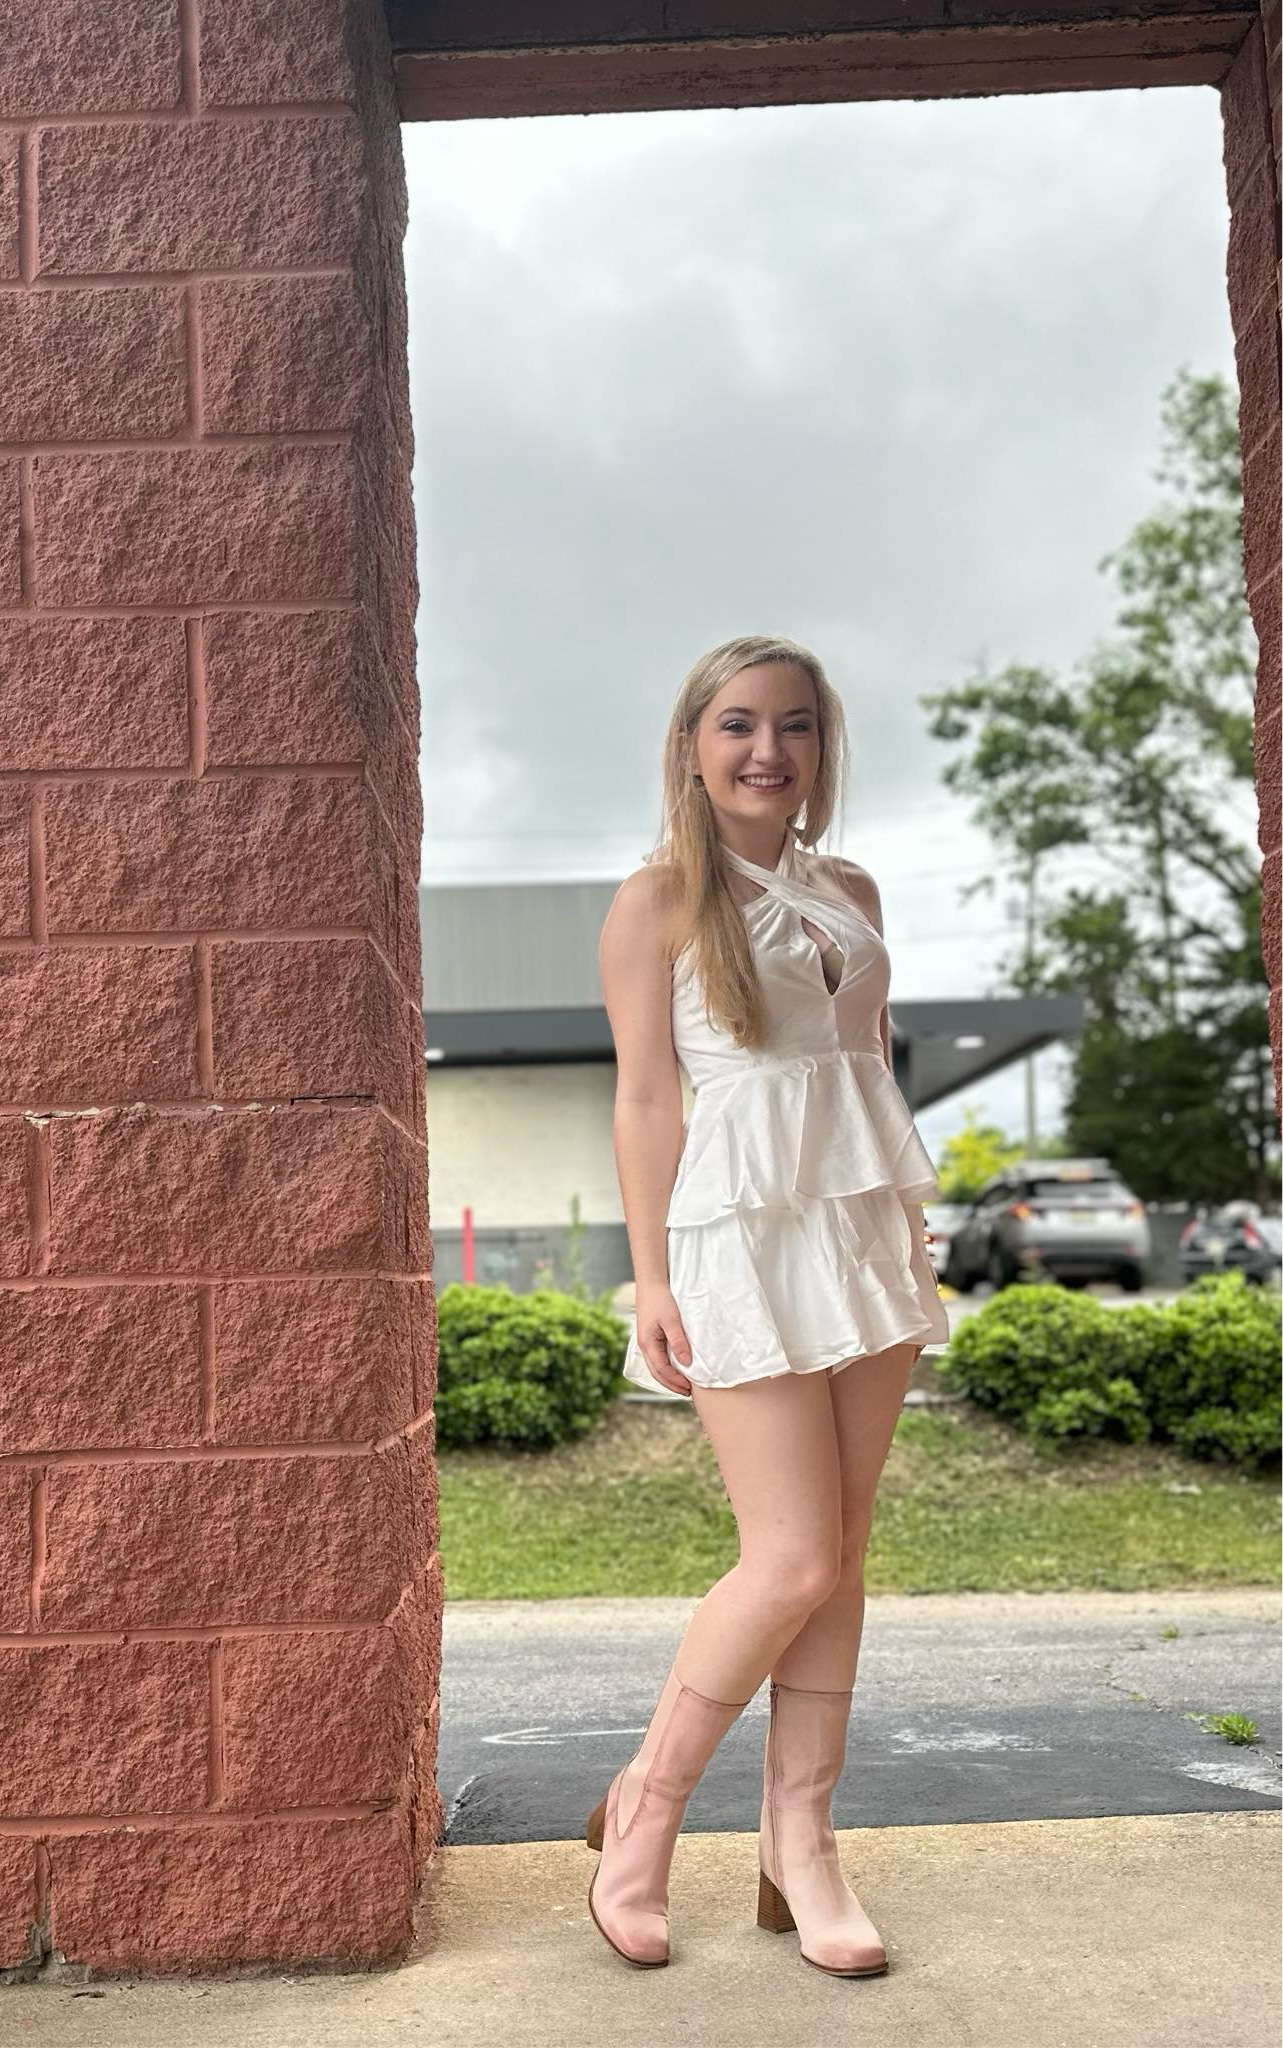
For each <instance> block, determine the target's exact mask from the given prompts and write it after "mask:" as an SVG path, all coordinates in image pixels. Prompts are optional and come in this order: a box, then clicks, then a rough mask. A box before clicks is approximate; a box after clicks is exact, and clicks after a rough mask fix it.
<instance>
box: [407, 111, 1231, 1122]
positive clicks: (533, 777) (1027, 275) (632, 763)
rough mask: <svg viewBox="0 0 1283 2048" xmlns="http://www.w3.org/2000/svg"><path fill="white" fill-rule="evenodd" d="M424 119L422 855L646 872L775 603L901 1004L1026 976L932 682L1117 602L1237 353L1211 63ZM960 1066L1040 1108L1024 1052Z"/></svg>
mask: <svg viewBox="0 0 1283 2048" xmlns="http://www.w3.org/2000/svg"><path fill="white" fill-rule="evenodd" d="M404 139H405V148H406V158H407V170H408V178H409V189H410V230H409V236H408V239H407V242H406V262H407V271H408V277H409V291H410V375H411V402H412V410H413V415H414V429H415V437H416V463H415V503H416V513H417V519H418V531H419V575H420V582H421V606H420V613H419V622H418V631H419V672H420V683H421V688H422V692H423V732H424V752H423V760H422V776H423V788H424V807H425V823H424V853H423V878H424V880H425V881H426V882H434V881H442V882H444V881H459V880H464V879H478V880H496V879H503V878H507V877H512V878H514V879H515V878H522V879H526V878H530V877H533V876H540V877H549V876H565V877H571V876H573V877H583V876H593V877H602V878H607V877H608V878H612V879H621V878H622V877H623V876H624V875H625V874H627V873H629V872H630V871H631V870H632V869H633V868H635V867H636V866H637V865H638V864H639V863H640V861H641V859H642V856H643V855H644V854H645V853H646V852H647V851H648V850H649V849H650V847H651V845H652V843H653V841H654V837H655V834H656V831H657V828H658V823H659V795H660V777H659V760H660V749H661V745H662V740H663V735H664V732H665V729H666V726H667V723H668V718H669V715H670V713H671V709H672V704H673V699H674V697H675V695H676V692H677V689H678V687H679V685H680V683H681V680H682V678H683V676H684V675H685V673H686V671H687V670H688V669H689V668H690V666H691V664H692V663H693V662H694V661H695V660H696V658H697V657H698V656H699V655H700V654H701V653H703V652H704V651H705V650H706V649H708V648H710V647H712V646H714V645H716V644H717V643H718V642H719V641H722V640H727V639H730V638H732V637H733V636H734V635H737V634H741V633H770V632H779V633H784V634H787V635H788V636H789V637H790V638H792V639H795V640H798V641H801V642H802V643H803V644H804V645H807V646H809V647H811V648H812V649H814V651H815V652H816V653H817V654H818V655H819V656H820V658H821V660H822V661H823V662H824V664H825V666H826V668H827V670H828V673H829V675H830V677H831V679H832V681H833V683H834V684H835V686H836V688H837V689H838V691H839V693H840V695H841V697H842V701H843V704H844V706H845V710H846V717H847V723H848V728H849V731H850V738H851V751H852V767H851V783H850V795H849V799H848V804H847V812H846V816H845V818H844V819H843V820H842V821H841V822H840V824H837V825H835V827H834V830H833V833H832V834H831V837H830V841H829V844H830V845H831V847H832V848H833V849H834V850H836V851H839V852H842V853H845V854H846V855H848V856H849V857H850V858H851V859H853V860H857V861H859V862H861V863H862V864H863V865H864V866H865V867H867V868H868V869H869V870H870V871H871V872H872V873H873V874H874V875H875V877H876V878H877V881H878V884H879V887H880V889H881V892H882V900H883V907H884V912H885V921H886V932H887V941H888V945H889V948H890V951H891V961H892V984H891V995H892V1003H893V1005H894V1004H895V1003H896V1002H904V1001H908V1000H913V999H915V998H921V997H931V996H946V995H986V994H993V993H999V992H1001V981H1000V976H999V962H1000V960H1001V958H1002V956H1003V955H1004V953H1006V952H1007V951H1009V950H1010V948H1011V946H1012V944H1013V943H1014V939H1015V936H1016V933H1017V929H1018V927H1017V922H1016V917H1017V905H1016V902H1015V900H1014V899H1015V892H1014V890H1007V889H1005V888H1001V887H1000V888H999V890H998V891H997V892H996V894H995V895H993V896H987V895H981V896H978V897H977V898H975V899H974V900H973V901H972V902H971V903H969V904H962V903H960V901H959V898H958V884H959V883H961V882H964V881H967V880H969V879H971V878H973V877H974V876H976V875H977V874H981V873H983V872H985V871H986V869H987V867H988V866H989V864H990V863H989V859H988V847H987V841H986V840H985V838H984V836H983V835H982V834H980V833H979V832H978V831H977V830H976V829H975V828H974V827H973V826H972V825H971V824H970V822H969V818H968V813H967V807H966V805H965V804H964V803H963V802H962V801H961V800H959V799H957V798H955V797H953V796H951V795H950V794H949V793H948V792H947V791H946V790H944V789H943V788H942V787H941V785H940V780H939V777H940V769H941V766H942V764H943V762H944V761H945V760H946V759H947V758H948V753H949V750H948V749H946V748H945V747H943V746H942V745H941V744H940V743H939V742H937V741H935V740H932V739H931V738H930V737H929V735H928V733H927V730H926V714H925V713H924V712H923V710H922V709H921V707H920V705H919V703H918V701H917V700H918V696H919V694H920V693H921V692H923V691H927V690H938V689H942V688H946V687H948V686H949V685H950V684H954V683H959V682H961V681H962V680H963V679H964V678H965V677H966V676H967V675H968V674H969V673H970V672H971V670H972V668H973V667H974V665H975V664H976V663H977V662H980V661H983V662H985V663H986V664H988V665H990V666H992V667H995V668H996V667H998V666H1000V665H1001V664H1003V663H1005V662H1007V661H1014V660H1021V661H1028V662H1038V663H1044V664H1048V665H1052V666H1060V667H1062V668H1064V669H1066V670H1068V669H1069V668H1070V667H1071V666H1072V665H1073V663H1074V662H1075V660H1076V659H1077V658H1078V657H1080V656H1081V655H1083V654H1084V653H1085V652H1086V650H1087V648H1088V647H1089V646H1090V644H1091V641H1092V640H1093V638H1095V637H1097V636H1100V635H1103V634H1105V633H1107V632H1108V630H1109V628H1110V625H1111V622H1112V618H1113V615H1114V602H1113V593H1112V589H1111V585H1110V582H1109V580H1108V579H1107V578H1106V577H1105V576H1102V575H1101V574H1100V573H1099V572H1098V569H1097V564H1098V562H1099V560H1100V558H1101V557H1102V556H1103V555H1104V554H1105V553H1106V552H1107V550H1109V549H1111V548H1113V547H1114V546H1116V545H1117V544H1118V543H1119V542H1120V541H1121V540H1122V539H1123V538H1124V537H1125V535H1126V534H1127V533H1128V531H1129V529H1130V528H1131V527H1132V526H1133V525H1134V523H1135V522H1136V520H1137V519H1138V518H1139V517H1141V516H1142V515H1143V514H1144V513H1146V512H1147V511H1149V510H1150V509H1151V508H1152V507H1153V505H1154V504H1155V502H1156V501H1157V499H1158V498H1159V496H1160V495H1161V491H1160V486H1158V485H1157V484H1156V483H1155V481H1154V479H1153V470H1154V467H1155V463H1156V461H1157V455H1158V427H1159V404H1160V398H1161V393H1162V390H1163V388H1164V386H1165V385H1166V384H1167V383H1168V382H1169V381H1170V379H1171V378H1172V377H1173V375H1174V374H1175V372H1176V370H1177V368H1178V367H1179V366H1180V365H1181V364H1187V365H1188V366H1189V367H1190V368H1191V369H1193V370H1194V371H1195V372H1197V373H1199V374H1205V373H1207V372H1209V371H1213V370H1220V371H1224V372H1225V373H1227V374H1228V375H1229V376H1231V377H1232V376H1233V373H1234V354H1233V337H1232V333H1231V329H1230V324H1229V313H1228V308H1227V304H1226V296H1225V249H1226V237H1227V231H1228V218H1229V217H1228V207H1227V202H1226V198H1225V182H1224V171H1223V167H1222V162H1221V121H1220V107H1219V101H1218V98H1217V95H1216V93H1215V92H1214V90H1212V89H1211V88H1210V87H1197V88H1182V89H1179V90H1176V89H1172V90H1168V89H1163V90H1153V91H1148V92H1113V93H1065V94H1058V95H1053V94H1034V95H1030V96H1028V97H1025V98H1001V97H999V98H993V99H987V100H972V101H952V102H951V101H937V102H927V103H921V104H919V103H914V102H902V103H890V102H884V103H879V104H874V105H851V106H822V107H770V108H749V109H727V110H714V111H709V112H697V113H654V114H628V115H595V116H590V117H587V118H585V117H580V116H565V117H554V118H540V119H530V120H498V121H464V122H443V123H441V124H439V125H433V124H431V123H420V124H415V125H412V126H409V127H407V128H406V130H405V131H404ZM1249 836H1250V835H1249ZM1107 872H1108V863H1107V860H1106V858H1105V850H1104V849H1102V850H1101V851H1100V853H1098V854H1097V855H1095V856H1093V855H1092V854H1090V853H1089V854H1088V855H1086V856H1085V857H1084V859H1083V861H1082V862H1081V863H1080V864H1079V865H1078V867H1077V868H1076V869H1075V870H1072V871H1067V878H1068V875H1069V874H1072V878H1073V879H1077V880H1083V881H1085V880H1087V879H1088V878H1089V877H1091V876H1093V875H1094V876H1096V877H1100V876H1102V875H1104V874H1106V873H1107ZM1063 1067H1064V1061H1063V1056H1062V1055H1061V1054H1059V1053H1058V1052H1056V1051H1055V1050H1049V1051H1047V1052H1045V1053H1043V1054H1041V1055H1040V1056H1039V1059H1038V1076H1039V1095H1040V1103H1039V1108H1040V1115H1041V1114H1045V1115H1046V1117H1047V1119H1048V1121H1049V1122H1050V1123H1051V1124H1052V1125H1053V1126H1054V1123H1055V1120H1056V1111H1057V1108H1058V1104H1059V1101H1060V1094H1061V1089H1060V1081H1061V1076H1062V1074H1063ZM963 1100H965V1102H966V1103H967V1104H968V1105H974V1106H975V1107H976V1108H977V1109H978V1110H979V1111H980V1112H981V1113H982V1114H984V1115H986V1116H989V1117H992V1118H994V1119H995V1120H996V1121H998V1122H1000V1123H1002V1124H1003V1125H1004V1126H1006V1127H1008V1128H1009V1129H1010V1130H1011V1132H1012V1134H1013V1135H1015V1136H1020V1135H1021V1133H1022V1131H1023V1116H1024V1077H1023V1068H1014V1069H1012V1070H1011V1071H1010V1072H1009V1073H1007V1074H1005V1075H1001V1076H998V1077H996V1078H994V1079H993V1080H990V1081H987V1082H985V1083H984V1084H983V1085H982V1086H980V1087H978V1088H977V1089H975V1090H972V1091H968V1093H967V1095H966V1097H965V1098H963ZM961 1108H962V1101H959V1100H955V1101H953V1102H951V1103H948V1104H943V1105H940V1106H939V1107H938V1108H936V1109H934V1110H930V1111H926V1112H924V1113H923V1115H922V1116H921V1118H920V1124H921V1128H922V1131H923V1135H924V1138H925V1139H926V1141H927V1144H928V1146H929V1147H934V1146H935V1145H936V1144H937V1143H938V1142H939V1141H940V1140H942V1139H943V1137H945V1136H946V1135H948V1133H949V1132H951V1131H952V1130H954V1129H955V1128H956V1127H957V1125H958V1122H959V1119H960V1114H961Z"/></svg>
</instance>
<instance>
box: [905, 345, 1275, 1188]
mask: <svg viewBox="0 0 1283 2048" xmlns="http://www.w3.org/2000/svg"><path fill="white" fill-rule="evenodd" d="M1161 417H1162V456H1161V461H1160V465H1159V468H1158V470H1157V472H1156V476H1157V480H1158V481H1159V482H1160V483H1162V484H1163V485H1165V486H1166V495H1165V497H1164V499H1163V501H1162V502H1161V503H1160V505H1159V506H1158V508H1157V509H1156V510H1155V511H1154V512H1153V513H1151V514H1150V515H1149V516H1148V517H1147V518H1145V519H1143V520H1142V521H1141V522H1140V524H1139V525H1138V526H1137V527H1136V528H1135V529H1134V531H1133V532H1132V533H1131V534H1130V535H1129V536H1128V538H1127V540H1126V541H1125V542H1124V544H1123V545H1122V546H1121V547H1120V548H1119V549H1117V550H1116V551H1115V552H1114V553H1112V554H1110V555H1107V556H1106V557H1105V558H1104V560H1103V561H1102V562H1101V563H1100V565H1099V567H1100V569H1101V571H1102V572H1110V573H1112V576H1113V578H1114V580H1115V582H1116V584H1117V587H1118V592H1119V612H1118V619H1117V626H1116V629H1115V631H1114V633H1113V635H1112V637H1111V638H1110V639H1109V640H1108V641H1107V642H1105V643H1104V644H1100V645H1097V646H1095V647H1093V648H1091V649H1090V650H1089V651H1088V652H1087V653H1086V655H1085V656H1084V657H1083V658H1082V660H1081V661H1080V662H1079V663H1078V664H1077V666H1076V669H1075V672H1074V673H1073V675H1072V676H1071V677H1069V678H1068V679H1061V678H1060V677H1058V676H1056V675H1054V674H1052V673H1051V672H1049V671H1048V670H1046V669H1044V668H1039V667H1033V666H1030V665H1028V664H1025V663H1012V664H1009V665H1008V666H1007V667H1005V668H1003V669H1002V670H1000V671H999V672H998V673H996V674H991V673H989V672H988V671H987V670H982V671H981V672H979V673H977V674H974V675H972V676H970V677H968V678H967V679H966V680H965V681H964V682H963V683H962V684H960V685H958V686H956V687H954V688H952V689H948V690H944V691H941V692H937V693H933V694H930V695H927V696H924V697H923V698H922V699H921V702H922V703H923V705H924V707H925V708H926V709H927V711H928V712H929V713H930V714H931V719H930V730H931V732H932V733H933V734H934V736H935V737H936V738H938V739H943V740H948V741H953V742H956V743H958V744H959V745H960V746H961V747H962V748H963V749H964V751H962V752H961V753H960V754H959V755H958V756H956V757H955V758H954V759H953V760H951V761H950V762H948V763H947V765H946V766H945V768H944V770H943V772H942V780H943V781H944V783H945V785H946V787H948V788H951V789H954V790H957V791H960V792H962V793H963V794H965V795H967V796H969V797H970V798H971V799H972V803H973V813H974V815H975V817H976V819H977V822H979V823H981V824H983V825H984V826H985V827H986V828H987V830H988V831H989V833H990V835H991V836H992V838H993V840H994V842H995V847H996V849H997V858H996V859H995V863H994V872H993V873H991V874H990V875H987V876H985V877H984V878H982V880H981V882H979V883H977V884H973V885H971V888H970V889H969V890H967V891H966V892H964V893H966V894H970V893H972V892H973V891H974V889H975V888H977V887H979V888H987V889H989V890H992V889H993V888H994V887H995V886H996V883H997V881H998V880H999V879H1004V880H1006V881H1007V882H1013V881H1014V882H1016V883H1018V884H1019V885H1020V886H1021V888H1022V890H1023V901H1024V929H1023V934H1022V940H1021V943H1020V946H1019V948H1018V949H1017V951H1016V952H1015V954H1014V956H1013V957H1009V958H1007V959H1005V960H1004V961H1002V962H1001V963H1000V973H1001V975H1002V976H1003V978H1004V979H1005V982H1006V985H1007V986H1008V987H1009V988H1010V989H1011V991H1012V992H1013V993H1017V994H1041V993H1064V992H1070V991H1072V992H1075V993H1079V994H1081V995H1082V996H1083V998H1084V1001H1085V1004H1086V1011H1087V1016H1086V1022H1085V1025H1084V1028H1083V1031H1082V1033H1081V1034H1080V1036H1079V1038H1078V1040H1077V1041H1076V1043H1075V1046H1074V1072H1073V1079H1072V1085H1071V1089H1070V1094H1069V1100H1068V1104H1067V1111H1066V1129H1065V1144H1066V1147H1067V1149H1068V1150H1069V1151H1071V1152H1083V1153H1104V1154H1106V1155H1107V1156H1108V1157H1110V1158H1111V1159H1112V1160H1113V1161H1114V1162H1115V1164H1116V1165H1117V1166H1118V1167H1119V1168H1120V1169H1121V1170H1122V1172H1123V1173H1124V1174H1126V1175H1127V1177H1128V1178H1129V1179H1130V1180H1131V1181H1132V1183H1133V1185H1134V1186H1135V1187H1136V1189H1137V1192H1138V1193H1140V1194H1142V1195H1144V1196H1146V1197H1149V1198H1151V1199H1160V1198H1163V1197H1180V1196H1195V1197H1203V1198H1215V1197H1218V1196H1223V1195H1229V1194H1241V1193H1243V1192H1244V1191H1251V1192H1255V1193H1256V1194H1258V1196H1264V1195H1268V1194H1271V1193H1273V1192H1274V1191H1275V1190H1276V1188H1277V1185H1278V1174H1277V1164H1276V1158H1275V1152H1276V1143H1275V1140H1276V1131H1275V1118H1274V1111H1273V1091H1272V1073H1271V1066H1270V1047H1269V1029H1268V1011H1267V997H1268V987H1267V982H1266V975H1265V968H1264V962H1263V960H1262V957H1261V944H1260V920H1261V885H1260V868H1259V860H1258V858H1257V855H1256V850H1255V846H1254V844H1253V828H1254V820H1255V808H1256V806H1255V789H1254V783H1253V763H1252V716H1253V701H1254V694H1255V674H1256V660H1257V647H1256V639H1255V634H1254V632H1253V629H1252V624H1251V618H1250V615H1249V612H1248V609H1247V600H1246V592H1245V588H1244V580H1243V552H1242V488H1241V477H1240V467H1239V446H1238V420H1237V400H1236V396H1235V394H1234V392H1233V390H1232V389H1231V387H1230V386H1229V385H1228V383H1227V382H1226V380H1225V379H1224V378H1223V377H1219V376H1210V377H1195V376H1193V375H1192V374H1191V373H1190V372H1189V371H1188V370H1185V369H1183V370H1181V371H1180V372H1179V373H1178V375H1177V377H1176V378H1175V380H1174V381H1173V383H1172V384H1171V385H1170V386H1169V388H1168V389H1167V391H1166V392H1165V393H1164V395H1163V402H1162V415H1161ZM1085 845H1090V846H1092V847H1094V848H1095V849H1096V850H1097V851H1098V852H1100V853H1102V854H1104V855H1105V856H1106V858H1107V860H1108V863H1109V867H1110V869H1111V874H1112V877H1116V878H1117V879H1116V880H1115V879H1111V881H1110V882H1109V883H1108V884H1107V885H1104V886H1100V887H1090V886H1083V885H1082V884H1081V883H1078V884H1074V885H1070V884H1068V883H1066V882H1063V881H1061V882H1060V883H1059V884H1058V875H1059V874H1061V873H1062V872H1063V868H1064V866H1065V863H1066V858H1067V856H1068V855H1069V854H1070V853H1071V852H1072V850H1073V849H1074V848H1080V847H1083V846H1085Z"/></svg>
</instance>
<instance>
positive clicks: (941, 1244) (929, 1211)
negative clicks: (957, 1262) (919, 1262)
mask: <svg viewBox="0 0 1283 2048" xmlns="http://www.w3.org/2000/svg"><path fill="white" fill-rule="evenodd" d="M966 1213H967V1208H966V1204H965V1202H928V1203H927V1204H926V1206H925V1207H924V1209H923V1211H922V1219H923V1222H924V1223H925V1224H926V1226H927V1257H928V1258H929V1259H930V1261H931V1270H932V1272H933V1273H934V1274H935V1276H936V1279H937V1280H941V1279H943V1277H944V1269H945V1267H946V1266H947V1265H948V1263H949V1246H950V1244H951V1243H952V1241H953V1233H954V1231H955V1230H956V1229H957V1228H958V1225H959V1224H960V1223H961V1221H962V1219H963V1217H964V1216H965V1215H966Z"/></svg>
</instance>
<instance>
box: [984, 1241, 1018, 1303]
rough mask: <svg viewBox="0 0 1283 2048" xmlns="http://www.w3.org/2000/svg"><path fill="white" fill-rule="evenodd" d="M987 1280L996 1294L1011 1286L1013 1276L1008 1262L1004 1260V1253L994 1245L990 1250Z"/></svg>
mask: <svg viewBox="0 0 1283 2048" xmlns="http://www.w3.org/2000/svg"><path fill="white" fill-rule="evenodd" d="M985 1278H986V1279H987V1280H988V1282H989V1284H990V1286H991V1287H992V1288H993V1291H994V1293H995V1294H997V1293H998V1292H999V1291H1000V1290H1001V1289H1002V1288H1004V1287H1009V1286H1010V1285H1011V1280H1012V1275H1011V1274H1010V1273H1009V1272H1008V1271H1007V1261H1006V1260H1005V1259H1004V1258H1003V1256H1002V1252H1001V1251H1000V1250H999V1248H998V1246H997V1245H996V1244H995V1245H992V1246H991V1247H990V1250H989V1261H988V1264H987V1265H986V1267H985Z"/></svg>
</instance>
